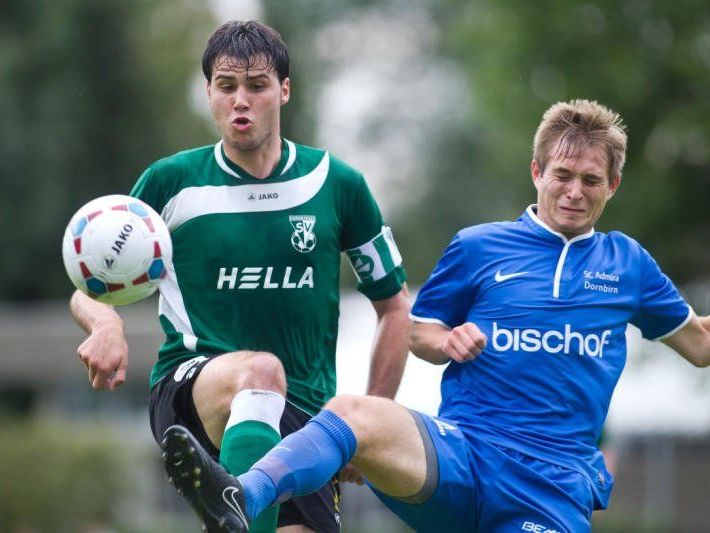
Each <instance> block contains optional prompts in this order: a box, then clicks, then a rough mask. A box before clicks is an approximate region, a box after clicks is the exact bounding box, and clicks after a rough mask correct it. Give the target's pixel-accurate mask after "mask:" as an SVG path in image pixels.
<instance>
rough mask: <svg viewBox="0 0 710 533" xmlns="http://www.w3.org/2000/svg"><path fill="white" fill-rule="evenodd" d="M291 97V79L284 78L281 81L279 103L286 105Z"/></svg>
mask: <svg viewBox="0 0 710 533" xmlns="http://www.w3.org/2000/svg"><path fill="white" fill-rule="evenodd" d="M290 99H291V79H290V78H285V79H284V81H282V82H281V105H286V104H287V103H288V101H289V100H290Z"/></svg>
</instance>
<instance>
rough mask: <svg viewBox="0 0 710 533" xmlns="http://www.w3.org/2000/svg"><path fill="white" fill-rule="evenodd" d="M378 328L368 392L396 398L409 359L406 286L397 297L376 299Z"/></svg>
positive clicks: (407, 294) (374, 301)
mask: <svg viewBox="0 0 710 533" xmlns="http://www.w3.org/2000/svg"><path fill="white" fill-rule="evenodd" d="M372 306H373V307H374V308H375V312H376V313H377V329H376V331H375V338H374V341H373V347H372V360H371V362H370V379H369V381H368V384H367V394H369V395H372V396H383V397H385V398H394V396H395V394H397V389H398V388H399V384H400V382H401V381H402V374H403V372H404V365H405V363H406V362H407V354H408V348H407V331H408V329H409V293H408V292H407V286H406V285H404V286H403V287H402V290H401V291H399V292H398V293H397V294H395V295H394V296H390V297H389V298H385V299H384V300H373V301H372Z"/></svg>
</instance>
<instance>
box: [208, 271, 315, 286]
mask: <svg viewBox="0 0 710 533" xmlns="http://www.w3.org/2000/svg"><path fill="white" fill-rule="evenodd" d="M314 286H315V285H314V282H313V267H312V266H309V267H306V269H305V270H304V271H303V272H299V271H298V270H297V268H295V267H291V266H287V267H280V268H279V267H273V266H267V267H241V268H240V267H220V269H219V274H218V276H217V290H225V289H259V288H262V289H303V288H308V289H312V288H314Z"/></svg>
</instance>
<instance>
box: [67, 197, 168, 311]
mask: <svg viewBox="0 0 710 533" xmlns="http://www.w3.org/2000/svg"><path fill="white" fill-rule="evenodd" d="M172 255H173V245H172V241H171V240H170V232H169V231H168V228H167V226H166V225H165V222H163V219H162V218H160V215H158V213H156V212H155V211H154V210H153V209H152V208H151V207H150V206H149V205H148V204H146V203H144V202H142V201H140V200H138V199H136V198H131V197H130V196H123V195H120V194H113V195H109V196H102V197H101V198H96V199H95V200H92V201H90V202H89V203H87V204H86V205H84V206H83V207H82V208H81V209H79V210H78V211H77V212H76V214H75V215H74V216H73V217H72V218H71V220H70V221H69V225H68V226H67V229H66V231H65V232H64V240H63V242H62V256H63V258H64V268H66V270H67V274H69V279H71V281H72V283H74V285H75V286H76V288H77V289H79V290H80V291H82V292H84V293H86V294H88V295H89V296H91V297H92V298H94V299H95V300H98V301H100V302H103V303H107V304H111V305H127V304H131V303H134V302H137V301H139V300H142V299H144V298H147V297H148V296H150V295H151V294H153V293H154V292H155V290H156V289H157V288H158V285H159V284H160V282H161V281H162V280H163V278H165V276H166V275H167V272H168V267H169V266H170V264H171V261H172Z"/></svg>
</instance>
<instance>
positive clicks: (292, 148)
mask: <svg viewBox="0 0 710 533" xmlns="http://www.w3.org/2000/svg"><path fill="white" fill-rule="evenodd" d="M282 140H283V142H284V149H285V150H286V152H287V153H288V156H287V158H286V164H285V165H284V168H283V169H282V170H281V172H280V173H279V176H283V175H284V174H285V173H286V172H287V171H288V169H290V168H291V167H292V166H293V163H294V162H295V161H296V145H295V144H294V143H293V142H291V141H289V140H288V139H282ZM223 144H224V141H223V140H220V141H219V142H218V143H217V144H215V145H214V158H215V160H216V161H217V164H218V165H219V168H221V169H222V170H224V171H225V172H226V173H227V174H229V175H230V176H233V177H235V178H237V179H239V180H241V179H244V178H242V177H241V176H240V175H239V173H238V172H236V171H235V170H234V169H233V168H232V167H230V166H229V165H228V164H227V162H226V161H225V160H224V154H223V153H222V145H223ZM282 157H283V156H282Z"/></svg>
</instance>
